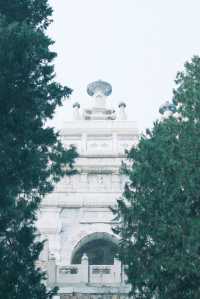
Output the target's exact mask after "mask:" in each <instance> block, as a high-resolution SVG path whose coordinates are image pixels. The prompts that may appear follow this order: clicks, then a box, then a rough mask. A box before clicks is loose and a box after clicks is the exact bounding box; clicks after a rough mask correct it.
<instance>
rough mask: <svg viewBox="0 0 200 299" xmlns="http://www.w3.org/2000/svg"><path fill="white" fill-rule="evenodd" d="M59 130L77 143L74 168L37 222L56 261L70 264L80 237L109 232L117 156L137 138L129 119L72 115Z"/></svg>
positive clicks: (119, 184)
mask: <svg viewBox="0 0 200 299" xmlns="http://www.w3.org/2000/svg"><path fill="white" fill-rule="evenodd" d="M61 135H62V140H63V143H64V144H65V146H66V147H68V146H69V145H71V144H74V145H75V146H76V147H77V150H78V152H79V154H80V157H79V158H78V159H77V161H76V165H75V167H76V168H77V170H78V171H79V173H78V174H77V175H75V176H73V177H65V178H63V179H62V180H61V181H60V182H59V183H58V184H57V186H56V188H55V190H54V192H53V193H52V194H50V195H48V196H47V197H46V198H45V199H44V201H43V203H42V206H41V211H40V214H39V217H38V227H39V230H40V231H41V233H42V235H43V237H45V238H48V246H49V252H50V253H51V254H54V256H55V258H56V263H57V264H58V265H69V264H70V262H71V258H72V253H73V250H74V248H75V247H76V245H77V244H78V242H80V240H81V239H83V238H84V237H86V236H87V235H90V234H92V233H96V232H100V233H101V232H105V233H108V234H111V235H112V230H111V224H112V221H113V215H112V213H111V211H110V208H109V207H110V206H113V205H114V204H115V202H116V199H117V198H119V197H120V195H121V192H122V190H123V178H122V177H121V176H120V174H119V169H120V166H121V161H122V159H123V158H124V157H125V156H124V151H125V149H128V148H130V147H131V146H134V145H135V144H136V143H137V139H138V131H137V129H136V126H135V123H134V122H128V121H120V120H76V121H72V122H66V123H65V124H64V128H63V130H62V132H61Z"/></svg>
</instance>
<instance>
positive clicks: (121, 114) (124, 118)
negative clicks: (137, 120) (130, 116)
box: [118, 102, 127, 120]
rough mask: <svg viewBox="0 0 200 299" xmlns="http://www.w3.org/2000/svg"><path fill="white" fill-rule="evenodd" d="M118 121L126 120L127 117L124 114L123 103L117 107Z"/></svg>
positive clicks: (124, 105)
mask: <svg viewBox="0 0 200 299" xmlns="http://www.w3.org/2000/svg"><path fill="white" fill-rule="evenodd" d="M118 107H119V120H126V119H127V115H126V112H125V108H126V104H125V103H124V102H120V103H119V105H118Z"/></svg>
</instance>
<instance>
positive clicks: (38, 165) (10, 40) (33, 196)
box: [0, 0, 77, 299]
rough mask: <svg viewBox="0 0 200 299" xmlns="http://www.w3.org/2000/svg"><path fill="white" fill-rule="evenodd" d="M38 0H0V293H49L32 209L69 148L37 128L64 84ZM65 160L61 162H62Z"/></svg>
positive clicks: (9, 297)
mask: <svg viewBox="0 0 200 299" xmlns="http://www.w3.org/2000/svg"><path fill="white" fill-rule="evenodd" d="M47 2H48V1H46V0H6V1H4V0H1V1H0V66H1V67H0V187H1V188H0V298H4V299H13V298H15V299H23V298H24V299H33V298H37V299H38V298H41V299H43V298H49V295H48V294H47V291H46V288H45V285H44V281H43V278H44V277H45V275H44V273H42V272H41V271H40V270H38V269H36V265H35V263H36V261H37V259H38V256H39V254H40V252H41V249H42V243H41V242H38V241H36V237H37V232H36V229H35V220H36V213H37V211H38V207H39V204H40V202H41V199H42V197H43V196H44V195H45V194H46V193H48V192H51V191H52V190H53V185H54V183H55V182H57V181H58V180H59V178H60V177H62V176H63V175H65V174H71V173H72V172H73V170H72V166H73V162H74V159H75V158H76V156H77V154H76V152H75V150H74V148H71V149H69V150H68V151H66V150H64V148H63V146H62V144H61V142H60V139H59V135H58V133H56V132H55V131H54V129H53V128H50V127H47V126H45V123H46V120H48V119H51V118H52V117H53V114H54V111H55V108H56V107H57V106H58V105H61V104H62V100H63V98H64V97H67V96H69V94H70V93H71V90H70V89H69V88H67V87H62V86H61V85H60V84H58V83H57V82H56V81H54V75H55V74H54V67H53V64H52V62H53V59H54V58H55V57H56V54H55V53H54V52H52V51H50V49H49V48H50V46H51V45H52V44H53V42H52V40H51V39H50V38H49V37H48V36H47V35H46V34H45V29H46V28H47V26H48V24H49V17H51V13H52V10H51V8H50V7H49V6H48V3H47ZM63 165H65V167H63Z"/></svg>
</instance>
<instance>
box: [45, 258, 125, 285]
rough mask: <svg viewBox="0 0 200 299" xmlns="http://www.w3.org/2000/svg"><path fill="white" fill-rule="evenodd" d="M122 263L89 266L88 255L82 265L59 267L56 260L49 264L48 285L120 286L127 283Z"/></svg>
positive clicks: (117, 261)
mask: <svg viewBox="0 0 200 299" xmlns="http://www.w3.org/2000/svg"><path fill="white" fill-rule="evenodd" d="M125 280H126V279H125V274H124V271H123V269H122V266H121V262H120V261H119V260H117V259H115V260H114V264H113V265H89V263H88V258H87V256H86V255H84V256H83V258H82V261H81V264H78V265H69V266H67V265H66V266H59V265H56V261H55V259H54V258H52V259H50V260H49V263H48V283H49V285H53V284H62V285H63V284H69V285H71V284H80V283H83V284H98V285H120V284H123V283H125Z"/></svg>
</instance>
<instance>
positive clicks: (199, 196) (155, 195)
mask: <svg viewBox="0 0 200 299" xmlns="http://www.w3.org/2000/svg"><path fill="white" fill-rule="evenodd" d="M175 82H176V88H175V90H174V92H173V102H172V104H171V106H174V107H175V108H176V109H174V110H176V112H175V113H172V114H171V116H169V117H167V118H166V119H164V120H161V121H157V122H156V123H155V124H154V126H153V129H152V130H147V132H146V134H145V135H144V136H142V137H141V139H140V140H139V143H138V146H137V147H136V148H132V149H131V150H130V151H129V152H128V160H129V161H128V163H126V165H124V173H125V174H126V175H127V176H128V182H127V184H126V186H125V189H124V193H123V196H122V198H121V199H120V200H119V201H118V205H117V208H116V210H115V212H116V217H117V218H118V220H119V224H118V225H117V226H116V227H115V231H116V233H118V234H119V235H120V236H121V238H122V241H121V259H122V261H123V263H124V264H125V265H126V266H125V268H126V272H127V276H128V282H129V283H130V284H131V286H132V291H131V293H132V295H134V296H135V297H134V298H137V299H147V298H148V299H152V298H155V299H169V298H170V299H180V298H181V299H191V298H194V299H197V298H200V138H199V136H200V58H199V57H197V56H195V57H193V59H192V60H191V62H187V63H186V64H185V68H184V71H183V72H180V73H178V75H177V78H176V81H175Z"/></svg>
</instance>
